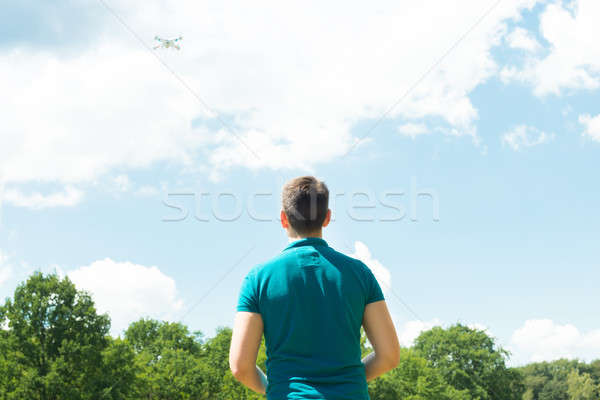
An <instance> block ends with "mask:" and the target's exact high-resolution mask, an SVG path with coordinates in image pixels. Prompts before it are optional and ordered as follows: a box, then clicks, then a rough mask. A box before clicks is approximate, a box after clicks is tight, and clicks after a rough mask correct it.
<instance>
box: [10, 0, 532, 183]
mask: <svg viewBox="0 0 600 400" xmlns="http://www.w3.org/2000/svg"><path fill="white" fill-rule="evenodd" d="M535 3H536V1H535V0H515V1H511V2H502V3H500V4H499V5H498V7H497V8H496V9H495V10H494V12H493V13H490V14H489V15H488V16H487V17H486V18H485V19H484V20H483V21H482V22H481V24H480V25H478V26H477V29H474V30H473V31H472V32H471V33H470V34H469V36H468V37H467V38H466V39H465V40H464V41H462V42H461V43H460V45H459V46H457V47H456V49H455V50H454V51H452V52H451V54H450V55H449V56H448V57H447V58H446V59H445V60H444V62H443V63H442V64H441V65H439V67H438V68H437V69H435V70H434V71H433V72H432V73H431V74H430V75H429V76H428V77H427V79H425V80H423V81H422V82H421V83H420V85H419V86H417V88H416V89H415V90H414V91H413V92H412V93H411V95H410V96H408V97H407V98H406V99H405V100H404V101H403V102H401V103H400V104H399V105H398V107H396V108H395V109H394V110H393V111H392V112H391V113H390V114H389V117H391V118H394V117H403V118H411V119H419V118H424V117H436V118H439V119H440V120H442V121H445V123H446V124H447V125H448V128H447V129H448V130H449V131H451V132H456V133H457V134H462V135H470V136H476V131H475V128H474V122H475V121H476V119H477V110H476V109H475V108H474V106H473V104H472V103H471V101H470V99H469V97H468V95H469V93H470V92H471V91H472V90H473V89H474V88H475V87H477V86H478V85H480V84H481V83H482V82H485V81H486V80H487V79H488V78H489V77H491V76H492V75H493V74H495V73H496V71H497V69H498V67H497V65H496V63H495V61H494V60H493V58H492V56H491V54H490V50H491V48H492V47H493V46H496V45H499V44H500V43H502V35H503V34H504V33H505V31H506V27H505V24H504V22H505V21H506V20H507V19H509V18H518V17H519V15H520V14H519V13H520V12H521V11H522V10H523V8H524V7H529V8H531V7H532V6H533V5H534V4H535ZM96 6H97V5H96ZM96 6H95V7H96ZM111 6H112V7H113V8H114V9H115V10H116V12H117V13H119V14H120V15H121V16H122V18H123V19H124V20H125V21H127V23H128V25H129V26H130V27H132V29H134V30H135V31H136V32H137V33H138V35H139V36H140V37H141V38H143V39H145V40H148V41H150V40H151V38H153V37H154V35H156V34H157V33H160V34H164V36H175V35H178V34H183V36H184V41H183V48H182V50H181V51H180V52H177V51H173V52H170V51H161V52H157V53H156V54H157V55H159V56H160V57H162V58H164V60H165V62H167V63H168V64H169V65H170V67H171V68H172V70H173V71H175V72H176V73H177V75H178V76H179V77H181V78H182V79H183V80H185V82H186V83H187V84H188V85H189V87H190V88H192V89H193V90H194V91H195V92H196V93H197V94H198V95H199V96H200V97H201V98H202V99H203V100H204V101H205V102H206V103H207V104H208V105H210V107H211V108H212V109H213V110H216V111H218V112H219V114H220V115H221V116H222V119H224V120H227V121H228V122H227V123H228V125H229V126H232V127H234V129H235V131H236V135H237V137H240V138H242V140H243V141H244V142H245V143H246V144H247V145H248V146H250V147H251V148H252V151H253V152H254V153H256V154H257V155H258V158H257V157H255V156H254V155H253V154H252V153H251V152H249V151H248V149H247V148H246V146H245V145H244V144H241V143H240V141H238V140H237V138H236V136H234V135H233V134H232V133H230V132H228V131H227V130H225V129H223V128H222V127H221V126H220V125H219V123H218V122H217V121H216V120H215V119H214V118H213V119H212V120H209V121H207V124H202V123H200V124H192V123H191V122H192V121H194V120H197V118H198V117H203V118H210V116H211V115H212V116H214V113H211V112H209V111H205V110H204V108H203V106H202V105H201V104H200V103H199V102H198V101H197V99H196V98H195V97H194V95H192V94H190V93H189V92H188V91H187V89H185V88H184V87H183V86H182V85H181V82H179V81H178V79H177V78H175V77H173V76H172V75H171V74H170V73H169V72H167V71H166V70H165V68H164V67H163V66H162V65H161V64H160V63H158V62H157V60H156V59H155V58H154V56H153V55H152V54H149V52H148V51H146V50H145V49H143V48H141V47H140V46H139V43H137V42H136V40H135V39H134V38H132V37H130V36H129V35H128V33H127V32H126V31H125V30H124V29H123V28H122V27H121V26H119V24H118V23H117V22H115V21H112V20H110V29H108V30H107V31H106V32H104V34H103V35H97V37H98V41H97V42H91V43H90V47H89V48H87V49H85V50H84V51H82V52H81V53H75V52H73V53H69V54H68V55H67V56H65V55H57V54H52V53H50V52H48V51H47V50H46V51H43V52H42V51H39V50H36V49H35V48H25V47H23V48H14V49H12V50H8V51H4V52H3V53H2V55H0V87H2V88H3V93H4V95H3V96H2V97H1V98H0V119H1V120H2V122H3V131H4V132H6V134H3V135H2V136H1V137H0V173H1V172H4V176H5V179H6V180H7V181H8V182H30V181H52V182H61V183H66V184H69V183H77V182H84V181H90V180H94V179H96V178H97V177H99V176H100V175H103V174H107V173H108V172H110V171H111V170H112V169H114V168H116V167H119V168H122V169H126V168H145V167H148V166H149V165H151V164H152V163H155V162H158V161H169V162H176V163H178V164H181V165H184V166H186V167H199V166H202V167H208V168H209V169H211V170H213V171H217V172H215V173H214V174H213V176H218V172H219V171H225V170H227V169H228V168H231V167H236V166H243V167H248V168H252V169H256V168H274V169H281V168H303V169H311V168H312V167H314V166H315V165H316V164H318V163H324V162H328V161H330V160H331V159H332V158H335V157H339V156H341V155H343V154H345V153H346V152H347V151H348V150H349V149H350V148H351V146H353V145H354V144H355V143H356V138H355V137H353V136H352V134H351V133H350V129H351V128H352V127H353V126H354V125H355V124H356V123H357V122H359V121H361V120H363V119H366V118H378V117H379V116H380V115H381V114H383V112H384V111H386V110H387V109H388V108H389V107H390V105H392V104H394V103H395V102H396V101H397V100H398V98H399V97H400V96H401V95H402V93H404V92H405V91H406V90H407V89H408V88H409V87H411V85H412V84H413V83H414V82H415V80H416V79H418V78H419V77H420V76H421V75H422V74H423V72H424V71H426V70H427V69H428V68H429V67H430V66H431V65H432V63H433V62H434V61H435V60H437V59H439V57H440V56H441V55H442V54H444V53H445V52H446V50H447V49H448V48H450V47H451V46H452V44H453V42H454V40H456V39H458V38H459V37H460V36H461V35H462V34H463V33H464V32H466V31H467V30H468V29H469V27H470V26H472V25H473V23H474V22H475V21H477V20H478V19H479V17H480V16H481V14H482V13H483V12H484V11H485V8H484V7H482V4H481V2H480V1H477V0H461V1H460V2H459V4H456V3H450V2H439V1H437V0H426V1H424V2H420V3H415V4H412V5H408V4H405V3H398V2H394V1H391V0H388V1H384V0H382V1H379V2H377V3H376V4H372V3H369V4H367V3H352V4H349V3H347V2H327V3H323V2H315V3H314V4H307V3H305V2H299V3H289V2H286V3H282V2H275V1H272V2H268V4H264V3H263V5H262V6H261V5H257V4H256V3H247V2H238V3H236V5H235V6H225V5H224V4H222V3H214V4H213V3H201V2H187V3H182V2H176V1H174V0H167V1H162V0H150V1H148V2H145V3H144V7H140V6H139V5H134V3H131V2H126V1H123V0H115V1H113V2H112V3H111ZM331 21H336V23H335V26H334V25H332V23H331ZM425 21H426V23H425ZM159 25H160V27H161V32H156V27H157V26H159ZM432 26H434V27H435V29H431V27H432ZM415 38H418V40H415ZM465 60H469V62H468V63H465ZM207 125H210V127H209V126H207ZM215 127H217V128H216V129H217V131H216V132H215Z"/></svg>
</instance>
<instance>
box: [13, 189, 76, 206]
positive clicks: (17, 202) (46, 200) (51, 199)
mask: <svg viewBox="0 0 600 400" xmlns="http://www.w3.org/2000/svg"><path fill="white" fill-rule="evenodd" d="M82 199H83V192H82V191H81V190H79V189H76V188H74V187H72V186H67V187H66V188H65V190H64V191H62V192H55V193H51V194H41V193H38V192H34V193H31V194H23V193H22V192H21V191H19V190H17V189H12V188H11V189H5V191H4V201H5V202H6V203H7V204H11V205H13V206H17V207H26V208H32V209H36V210H39V209H43V208H50V207H67V206H75V205H77V204H79V203H80V202H81V200H82Z"/></svg>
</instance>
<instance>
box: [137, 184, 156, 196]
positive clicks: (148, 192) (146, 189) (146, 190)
mask: <svg viewBox="0 0 600 400" xmlns="http://www.w3.org/2000/svg"><path fill="white" fill-rule="evenodd" d="M135 193H136V194H137V195H138V196H143V197H152V196H156V195H158V193H159V191H158V189H157V188H155V187H154V186H149V185H145V186H141V187H140V188H139V189H138V190H136V192H135Z"/></svg>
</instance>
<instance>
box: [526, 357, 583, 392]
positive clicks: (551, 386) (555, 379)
mask: <svg viewBox="0 0 600 400" xmlns="http://www.w3.org/2000/svg"><path fill="white" fill-rule="evenodd" d="M519 370H520V372H521V373H522V374H523V376H524V377H525V379H524V384H525V388H526V392H525V395H524V398H523V400H565V399H568V398H569V394H568V390H569V384H568V379H569V375H570V373H571V372H573V371H578V372H579V373H583V374H589V375H590V377H591V378H592V380H593V373H594V367H593V364H592V365H588V364H585V363H582V362H580V361H578V360H566V359H561V360H556V361H552V362H539V363H532V364H529V365H526V366H524V367H521V368H519Z"/></svg>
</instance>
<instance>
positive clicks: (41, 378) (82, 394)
mask: <svg viewBox="0 0 600 400" xmlns="http://www.w3.org/2000/svg"><path fill="white" fill-rule="evenodd" d="M1 315H2V319H3V320H7V321H8V330H7V331H3V332H2V337H1V339H0V341H1V342H2V345H1V346H2V347H3V348H4V349H5V351H3V357H2V359H1V361H2V363H1V365H0V370H4V371H5V374H2V375H3V378H1V380H0V382H1V384H2V385H3V387H2V390H1V391H0V392H1V393H3V395H2V396H3V397H4V398H6V399H13V398H14V399H18V398H31V399H40V400H45V399H95V398H99V397H100V396H101V395H102V394H103V392H104V389H106V388H107V383H106V382H105V381H106V377H107V373H106V371H105V370H104V367H105V366H106V365H105V359H104V358H103V354H104V352H105V351H107V350H108V349H109V348H110V346H111V338H110V337H109V336H107V334H108V331H109V329H110V320H109V318H108V316H107V315H99V314H97V312H96V309H95V307H94V303H93V301H92V299H91V297H90V296H89V294H87V293H85V292H82V291H78V290H77V289H76V288H75V285H73V283H72V282H71V281H70V280H69V279H68V278H64V279H62V280H61V279H59V277H58V276H57V275H55V274H53V275H47V276H44V275H43V274H42V273H40V272H36V273H34V274H33V275H32V276H31V277H30V278H29V279H28V280H27V281H26V282H25V283H22V284H21V285H19V286H18V287H17V288H16V290H15V293H14V298H13V300H11V299H7V301H6V303H5V304H4V305H3V306H2V313H1ZM111 366H114V367H118V366H119V364H118V362H117V363H116V364H114V365H113V364H111ZM114 372H119V370H118V369H117V370H114V371H112V372H109V375H110V373H114ZM126 380H127V375H125V381H126Z"/></svg>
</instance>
